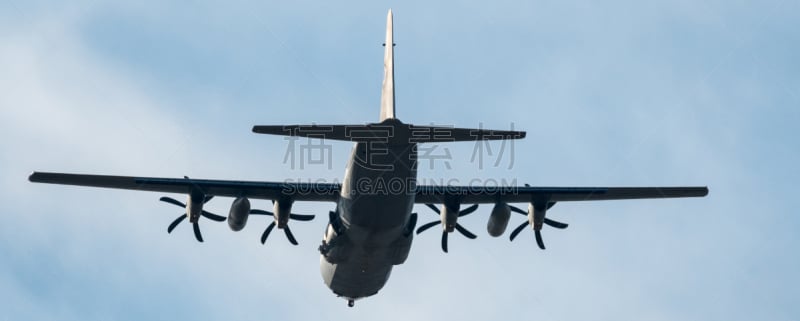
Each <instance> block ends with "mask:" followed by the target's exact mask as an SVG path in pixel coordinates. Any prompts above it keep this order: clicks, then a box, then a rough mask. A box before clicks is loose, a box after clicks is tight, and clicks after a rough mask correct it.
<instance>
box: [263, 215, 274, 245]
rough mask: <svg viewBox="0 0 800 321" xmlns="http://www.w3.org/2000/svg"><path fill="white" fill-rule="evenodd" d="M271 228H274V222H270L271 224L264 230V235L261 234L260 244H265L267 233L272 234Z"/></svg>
mask: <svg viewBox="0 0 800 321" xmlns="http://www.w3.org/2000/svg"><path fill="white" fill-rule="evenodd" d="M273 227H275V221H272V223H269V225H268V226H267V229H266V230H264V233H262V234H261V244H264V243H265V242H267V237H268V236H269V232H272V228H273Z"/></svg>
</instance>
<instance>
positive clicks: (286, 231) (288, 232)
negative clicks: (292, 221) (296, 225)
mask: <svg viewBox="0 0 800 321" xmlns="http://www.w3.org/2000/svg"><path fill="white" fill-rule="evenodd" d="M283 233H284V234H286V238H287V239H289V243H292V244H293V245H297V240H295V239H294V235H292V230H290V229H289V226H286V227H284V228H283Z"/></svg>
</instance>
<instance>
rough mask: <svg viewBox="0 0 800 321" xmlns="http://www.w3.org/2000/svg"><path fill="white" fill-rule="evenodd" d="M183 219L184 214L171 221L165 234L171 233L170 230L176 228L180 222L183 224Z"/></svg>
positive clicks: (184, 217)
mask: <svg viewBox="0 0 800 321" xmlns="http://www.w3.org/2000/svg"><path fill="white" fill-rule="evenodd" d="M185 219H186V214H182V215H181V216H178V218H176V219H175V220H174V221H172V223H170V224H169V227H167V233H172V230H174V229H175V227H177V226H178V224H179V223H180V222H183V220H185Z"/></svg>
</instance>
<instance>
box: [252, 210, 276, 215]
mask: <svg viewBox="0 0 800 321" xmlns="http://www.w3.org/2000/svg"><path fill="white" fill-rule="evenodd" d="M250 214H256V215H270V216H272V212H267V211H264V210H259V209H252V210H250Z"/></svg>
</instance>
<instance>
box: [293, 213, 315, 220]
mask: <svg viewBox="0 0 800 321" xmlns="http://www.w3.org/2000/svg"><path fill="white" fill-rule="evenodd" d="M289 218H290V219H293V220H297V221H310V220H313V219H314V215H303V214H289Z"/></svg>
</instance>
